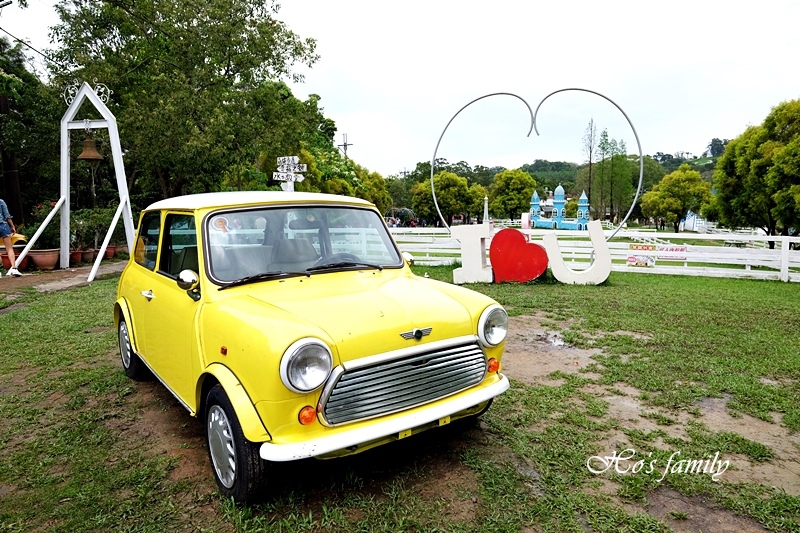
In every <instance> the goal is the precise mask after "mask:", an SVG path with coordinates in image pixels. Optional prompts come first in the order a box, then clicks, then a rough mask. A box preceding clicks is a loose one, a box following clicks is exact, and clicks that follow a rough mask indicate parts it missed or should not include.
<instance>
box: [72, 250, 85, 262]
mask: <svg viewBox="0 0 800 533" xmlns="http://www.w3.org/2000/svg"><path fill="white" fill-rule="evenodd" d="M82 258H83V252H82V251H80V250H70V251H69V263H70V264H71V265H77V264H78V263H80V262H81V259H82Z"/></svg>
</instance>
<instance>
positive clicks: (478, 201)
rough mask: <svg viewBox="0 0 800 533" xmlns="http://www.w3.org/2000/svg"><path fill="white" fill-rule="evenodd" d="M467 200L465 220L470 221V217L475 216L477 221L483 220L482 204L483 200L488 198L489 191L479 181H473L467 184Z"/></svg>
mask: <svg viewBox="0 0 800 533" xmlns="http://www.w3.org/2000/svg"><path fill="white" fill-rule="evenodd" d="M467 192H468V196H469V199H468V200H467V209H466V210H467V222H470V218H471V217H475V218H476V219H477V220H478V221H482V220H483V204H484V200H485V199H486V198H488V196H489V192H488V191H487V190H486V187H484V186H483V185H481V184H480V183H473V184H472V185H470V186H469V190H468V191H467Z"/></svg>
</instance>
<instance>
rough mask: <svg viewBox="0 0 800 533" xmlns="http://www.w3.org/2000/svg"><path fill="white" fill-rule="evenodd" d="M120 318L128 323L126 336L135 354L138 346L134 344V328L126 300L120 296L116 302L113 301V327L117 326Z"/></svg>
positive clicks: (137, 351)
mask: <svg viewBox="0 0 800 533" xmlns="http://www.w3.org/2000/svg"><path fill="white" fill-rule="evenodd" d="M120 318H122V319H124V320H125V323H126V324H128V337H129V338H130V340H131V347H132V348H133V352H134V353H135V354H138V353H139V347H138V346H137V344H136V328H135V327H134V324H133V319H132V318H131V312H130V309H128V301H127V300H126V299H125V298H120V299H118V300H117V301H116V302H114V328H115V329H116V328H118V327H119V321H120Z"/></svg>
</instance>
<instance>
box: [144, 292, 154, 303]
mask: <svg viewBox="0 0 800 533" xmlns="http://www.w3.org/2000/svg"><path fill="white" fill-rule="evenodd" d="M140 294H141V295H142V296H144V297H145V298H147V301H148V302H149V301H150V300H152V299H153V298H155V297H156V295H155V294H153V291H142V292H141V293H140Z"/></svg>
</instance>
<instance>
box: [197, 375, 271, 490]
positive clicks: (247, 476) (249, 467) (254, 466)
mask: <svg viewBox="0 0 800 533" xmlns="http://www.w3.org/2000/svg"><path fill="white" fill-rule="evenodd" d="M205 420H206V444H207V445H208V458H209V461H210V462H211V470H212V471H213V472H214V478H215V479H216V481H217V486H218V487H219V490H220V492H221V493H222V495H223V496H226V497H231V498H233V499H234V501H236V502H237V503H256V502H258V501H260V500H262V499H263V498H264V496H265V489H266V484H267V474H268V471H269V470H270V464H269V463H268V462H267V461H264V460H263V459H261V456H260V455H259V453H258V449H259V445H258V444H257V443H253V442H250V441H249V440H247V438H245V436H244V433H243V432H242V426H241V424H239V419H238V418H237V417H236V412H235V411H234V409H233V405H231V402H230V400H229V399H228V395H227V394H225V390H224V389H223V388H222V386H221V385H214V387H212V388H211V390H210V391H209V392H208V396H207V397H206V418H205Z"/></svg>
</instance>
